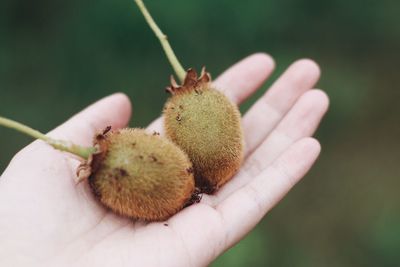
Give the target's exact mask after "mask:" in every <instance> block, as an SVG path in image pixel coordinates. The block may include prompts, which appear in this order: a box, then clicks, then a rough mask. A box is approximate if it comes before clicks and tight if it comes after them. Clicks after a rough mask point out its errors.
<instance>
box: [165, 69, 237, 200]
mask: <svg viewBox="0 0 400 267" xmlns="http://www.w3.org/2000/svg"><path fill="white" fill-rule="evenodd" d="M167 90H168V92H170V93H171V95H172V96H171V97H170V98H169V99H168V101H167V102H166V104H165V107H164V127H165V131H166V135H167V136H168V137H169V138H170V139H171V140H172V141H173V142H175V143H176V144H177V145H178V146H179V147H180V148H182V149H183V150H184V151H185V152H186V153H187V154H188V156H189V158H190V159H191V160H192V163H193V167H194V170H195V179H196V185H197V186H198V187H199V188H201V189H202V191H204V192H207V193H212V192H213V191H215V190H216V189H218V188H219V187H220V186H222V185H223V184H225V183H226V182H227V181H228V180H229V179H230V178H231V177H232V176H233V175H234V174H235V173H236V171H237V170H238V169H239V167H240V165H241V162H242V159H243V134H242V128H241V123H240V113H239V111H238V109H237V107H236V106H235V105H234V104H233V103H231V102H230V101H229V99H228V98H227V97H226V96H225V95H224V94H222V93H221V92H219V91H217V90H215V89H214V88H213V87H212V85H211V78H210V75H209V74H208V73H207V72H205V70H204V69H203V71H202V73H201V75H200V77H199V78H198V77H197V74H196V71H194V70H193V69H190V70H189V71H188V72H187V75H186V78H185V81H184V83H183V85H182V86H178V85H177V84H176V82H175V81H174V80H172V83H171V86H170V87H168V88H167Z"/></svg>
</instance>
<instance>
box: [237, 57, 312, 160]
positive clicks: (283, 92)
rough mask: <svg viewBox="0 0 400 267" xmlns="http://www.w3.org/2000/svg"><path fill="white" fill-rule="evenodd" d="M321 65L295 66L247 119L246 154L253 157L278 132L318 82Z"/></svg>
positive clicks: (304, 61) (301, 63)
mask: <svg viewBox="0 0 400 267" xmlns="http://www.w3.org/2000/svg"><path fill="white" fill-rule="evenodd" d="M319 76H320V70H319V67H318V65H317V64H316V63H315V62H314V61H312V60H309V59H302V60H299V61H297V62H295V63H293V64H292V65H291V66H290V67H289V68H288V69H287V70H286V71H285V73H283V74H282V76H281V77H280V78H279V79H278V80H277V81H276V82H275V83H274V84H273V85H272V86H271V88H270V89H269V90H268V91H267V92H266V94H265V95H264V96H263V97H262V98H260V99H259V100H258V101H257V102H256V103H255V104H254V105H253V106H252V107H251V109H250V110H249V111H248V112H247V113H246V114H245V116H244V117H243V120H242V123H243V129H245V144H246V148H245V149H246V151H245V155H249V154H250V153H251V152H252V151H253V150H254V149H256V148H257V146H258V145H260V143H261V142H262V141H263V140H264V139H265V137H266V136H267V135H268V134H269V133H270V132H271V131H272V130H273V129H274V127H275V126H276V125H277V124H278V123H279V121H280V120H281V119H282V118H283V117H284V115H285V114H286V113H287V112H288V111H289V110H290V109H291V107H292V106H293V104H294V103H295V102H296V100H297V99H298V98H299V97H300V96H301V95H302V94H303V93H304V92H305V91H307V90H309V89H311V88H312V87H313V86H314V85H315V83H316V82H317V81H318V79H319Z"/></svg>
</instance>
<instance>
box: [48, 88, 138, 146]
mask: <svg viewBox="0 0 400 267" xmlns="http://www.w3.org/2000/svg"><path fill="white" fill-rule="evenodd" d="M130 117H131V103H130V100H129V98H128V97H127V96H126V95H125V94H122V93H116V94H113V95H110V96H108V97H105V98H103V99H101V100H99V101H97V102H96V103H94V104H92V105H90V106H89V107H87V108H86V109H84V110H83V111H81V112H79V113H78V114H76V115H75V116H73V117H72V118H71V119H69V120H68V121H67V122H65V123H63V124H62V125H60V126H59V127H57V128H56V129H54V130H53V131H51V132H50V133H49V136H51V137H52V138H56V139H62V140H65V141H70V142H73V143H76V144H79V145H84V146H89V145H92V141H93V136H94V135H95V134H96V133H98V132H100V131H102V130H103V129H104V128H106V127H107V126H111V127H112V128H121V127H125V126H126V125H127V124H128V122H129V119H130Z"/></svg>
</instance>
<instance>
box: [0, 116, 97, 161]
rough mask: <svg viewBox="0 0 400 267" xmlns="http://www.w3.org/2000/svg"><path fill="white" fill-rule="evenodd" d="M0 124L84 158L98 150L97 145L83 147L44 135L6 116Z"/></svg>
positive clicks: (0, 120)
mask: <svg viewBox="0 0 400 267" xmlns="http://www.w3.org/2000/svg"><path fill="white" fill-rule="evenodd" d="M0 125H1V126H4V127H7V128H10V129H14V130H16V131H18V132H21V133H24V134H26V135H28V136H31V137H33V138H35V139H40V140H43V141H44V142H46V143H47V144H49V145H51V146H52V147H54V148H55V149H57V150H61V151H65V152H69V153H72V154H75V155H77V156H79V157H81V158H83V159H88V158H89V156H90V155H92V154H93V153H96V151H97V149H96V148H95V147H83V146H79V145H76V144H73V143H69V142H66V141H62V140H56V139H53V138H51V137H48V136H46V135H44V134H43V133H41V132H39V131H37V130H35V129H32V128H30V127H28V126H26V125H24V124H22V123H19V122H16V121H13V120H10V119H7V118H4V117H0Z"/></svg>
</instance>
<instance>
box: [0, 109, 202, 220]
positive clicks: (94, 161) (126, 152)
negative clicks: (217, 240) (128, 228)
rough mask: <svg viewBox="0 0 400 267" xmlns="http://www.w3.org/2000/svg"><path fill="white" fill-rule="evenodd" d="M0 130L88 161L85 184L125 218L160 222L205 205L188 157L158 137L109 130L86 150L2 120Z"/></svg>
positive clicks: (81, 168) (83, 176)
mask: <svg viewBox="0 0 400 267" xmlns="http://www.w3.org/2000/svg"><path fill="white" fill-rule="evenodd" d="M0 125H1V126H5V127H7V128H13V129H15V130H17V131H19V132H22V133H25V134H27V135H29V136H31V137H34V138H37V139H41V140H43V141H44V142H46V143H47V144H49V145H51V146H53V147H54V148H56V149H58V150H61V151H66V152H69V153H72V154H75V155H77V156H79V157H81V158H83V159H84V160H85V162H84V163H82V164H81V165H80V166H79V168H78V170H77V174H78V177H79V181H83V180H87V179H88V180H89V185H90V187H91V188H92V191H93V192H94V194H95V196H96V198H97V199H98V200H99V201H100V202H101V203H102V204H103V205H105V206H106V207H108V208H109V209H110V210H112V211H114V212H116V213H118V214H120V215H123V216H126V217H130V218H134V219H141V220H146V221H160V220H164V219H167V218H168V217H170V216H172V215H174V214H175V213H176V212H178V211H179V210H181V209H182V208H183V207H184V206H186V205H189V204H192V203H194V202H198V201H199V200H200V197H199V195H198V193H197V192H195V187H194V184H195V183H194V178H193V168H192V164H191V162H190V161H189V159H188V157H187V155H186V154H185V153H184V152H183V151H182V150H181V149H180V148H179V147H177V146H176V145H175V144H174V143H172V142H171V141H169V140H168V139H166V138H163V137H160V136H159V135H157V134H153V135H149V134H146V133H145V131H144V130H140V129H122V130H115V131H110V130H111V127H107V129H106V130H104V131H103V133H102V134H98V135H96V136H95V138H94V146H91V147H82V146H79V145H76V144H73V143H70V142H66V141H63V140H56V139H53V138H51V137H49V136H46V135H44V134H42V133H41V132H39V131H36V130H34V129H32V128H30V127H28V126H26V125H23V124H21V123H18V122H16V121H13V120H9V119H7V118H3V117H0Z"/></svg>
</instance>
